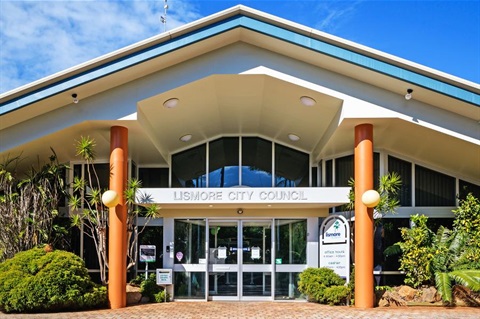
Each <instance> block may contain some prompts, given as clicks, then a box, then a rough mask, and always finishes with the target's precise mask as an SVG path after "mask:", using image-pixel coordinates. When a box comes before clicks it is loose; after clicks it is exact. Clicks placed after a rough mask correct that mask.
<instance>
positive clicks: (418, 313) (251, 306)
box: [0, 301, 480, 319]
mask: <svg viewBox="0 0 480 319" xmlns="http://www.w3.org/2000/svg"><path fill="white" fill-rule="evenodd" d="M0 318H1V319H4V318H6V319H7V318H8V319H19V318H26V319H40V318H41V319H94V318H95V319H97V318H98V319H117V318H118V319H127V318H128V319H131V318H132V319H153V318H155V319H157V318H168V319H175V318H178V319H189V318H194V319H202V318H222V319H226V318H232V319H234V318H235V319H245V318H265V319H266V318H275V319H283V318H285V319H308V318H312V319H313V318H321V319H340V318H342V319H343V318H347V319H362V318H364V319H390V318H398V319H407V318H408V319H410V318H411V319H479V318H480V308H464V307H457V308H443V307H408V308H374V309H357V308H354V307H339V306H332V307H330V306H325V305H319V304H315V303H305V302H302V303H300V302H296V303H283V302H218V301H215V302H169V303H166V304H165V303H161V304H145V305H138V306H130V307H127V308H122V309H108V310H94V311H81V312H64V313H51V314H8V315H6V314H2V313H0Z"/></svg>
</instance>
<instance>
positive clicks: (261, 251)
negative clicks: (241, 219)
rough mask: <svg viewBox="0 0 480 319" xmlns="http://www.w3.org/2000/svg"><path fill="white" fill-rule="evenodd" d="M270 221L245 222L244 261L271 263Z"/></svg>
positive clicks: (246, 262)
mask: <svg viewBox="0 0 480 319" xmlns="http://www.w3.org/2000/svg"><path fill="white" fill-rule="evenodd" d="M270 226H271V223H270V221H257V222H245V223H244V224H243V263H244V264H270V263H271V261H272V259H271V255H272V254H271V250H270V247H271V242H272V229H271V227H270Z"/></svg>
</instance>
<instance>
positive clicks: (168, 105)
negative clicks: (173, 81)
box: [163, 97, 179, 109]
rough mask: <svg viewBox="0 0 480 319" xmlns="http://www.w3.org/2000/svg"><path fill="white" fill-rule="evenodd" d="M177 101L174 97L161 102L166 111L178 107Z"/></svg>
mask: <svg viewBox="0 0 480 319" xmlns="http://www.w3.org/2000/svg"><path fill="white" fill-rule="evenodd" d="M178 101H179V100H178V99H177V98H176V97H174V98H171V99H168V100H166V101H165V102H163V106H164V107H166V108H167V109H173V108H174V107H176V106H177V105H178Z"/></svg>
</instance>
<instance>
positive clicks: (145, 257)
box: [140, 245, 156, 263]
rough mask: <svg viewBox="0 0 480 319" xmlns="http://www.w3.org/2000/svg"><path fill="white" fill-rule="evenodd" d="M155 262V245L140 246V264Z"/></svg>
mask: <svg viewBox="0 0 480 319" xmlns="http://www.w3.org/2000/svg"><path fill="white" fill-rule="evenodd" d="M155 260H156V246H155V245H140V262H145V263H154V262H155Z"/></svg>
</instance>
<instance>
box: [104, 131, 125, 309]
mask: <svg viewBox="0 0 480 319" xmlns="http://www.w3.org/2000/svg"><path fill="white" fill-rule="evenodd" d="M127 163H128V130H127V128H125V127H121V126H112V127H111V129H110V189H111V190H113V191H115V192H117V194H118V196H119V197H120V201H119V204H118V205H117V206H115V207H113V208H110V211H109V223H110V228H109V234H108V263H109V269H108V300H109V301H110V307H111V308H112V309H116V308H123V307H125V306H126V304H127V292H126V285H127V206H126V204H125V198H124V192H125V189H126V187H127Z"/></svg>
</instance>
